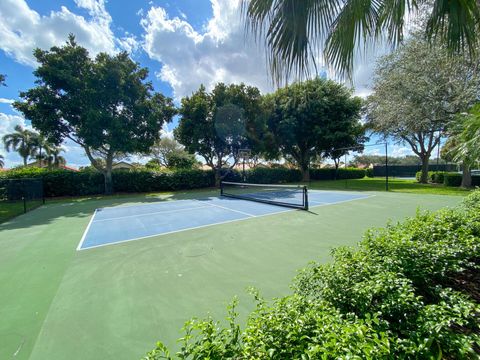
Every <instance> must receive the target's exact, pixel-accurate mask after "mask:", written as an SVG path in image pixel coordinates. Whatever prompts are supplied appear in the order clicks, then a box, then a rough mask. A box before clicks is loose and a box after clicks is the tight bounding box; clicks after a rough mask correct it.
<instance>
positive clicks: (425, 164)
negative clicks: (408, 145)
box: [420, 156, 428, 184]
mask: <svg viewBox="0 0 480 360" xmlns="http://www.w3.org/2000/svg"><path fill="white" fill-rule="evenodd" d="M420 160H422V176H421V177H420V182H421V183H422V184H426V183H428V156H420Z"/></svg>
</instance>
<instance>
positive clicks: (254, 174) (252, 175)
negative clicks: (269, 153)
mask: <svg viewBox="0 0 480 360" xmlns="http://www.w3.org/2000/svg"><path fill="white" fill-rule="evenodd" d="M246 177H247V182H250V183H256V184H279V183H287V182H298V181H302V173H301V172H300V170H297V169H288V168H280V167H279V168H274V169H270V168H262V167H256V168H254V169H252V170H249V171H248V172H247V174H246Z"/></svg>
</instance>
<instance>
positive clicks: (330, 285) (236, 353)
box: [145, 191, 480, 360]
mask: <svg viewBox="0 0 480 360" xmlns="http://www.w3.org/2000/svg"><path fill="white" fill-rule="evenodd" d="M479 209H480V191H476V192H473V193H472V194H471V195H469V196H468V197H467V198H466V199H465V200H464V201H463V203H462V205H461V206H459V207H457V208H455V209H444V210H441V211H438V212H434V213H430V212H425V213H420V212H418V213H417V215H416V216H415V217H414V218H411V219H407V220H406V221H405V222H403V223H398V224H389V225H388V226H387V227H385V228H383V229H376V230H370V231H368V232H367V233H366V235H365V237H364V239H363V241H362V242H361V243H360V244H359V247H358V248H357V249H352V248H345V247H343V248H339V249H336V250H335V251H334V252H333V261H332V262H331V263H330V264H317V263H312V264H310V266H308V267H307V268H306V269H304V270H302V271H301V272H300V273H299V275H298V276H297V277H296V279H295V281H294V284H293V290H294V294H293V295H290V296H286V297H283V298H280V299H277V300H275V301H274V302H273V303H272V304H271V305H268V304H267V303H266V302H265V301H264V300H262V299H261V298H260V297H259V295H258V293H254V296H255V298H256V300H257V308H256V310H255V311H253V312H252V313H251V314H250V315H249V316H248V319H247V322H246V326H245V327H244V329H243V330H242V329H241V328H240V326H239V325H238V323H237V321H236V316H237V314H236V313H235V305H236V303H234V304H233V306H231V307H230V309H229V316H228V321H229V326H227V327H225V326H222V325H221V324H220V323H219V322H214V320H213V319H211V318H208V319H206V320H191V321H189V322H187V323H186V326H185V328H184V331H185V333H186V336H184V337H182V339H181V343H182V344H181V350H180V352H179V353H177V358H179V359H203V358H211V359H224V358H229V359H337V358H342V359H346V358H358V359H363V358H369V359H378V358H392V359H393V358H415V359H433V358H446V359H453V358H455V359H477V358H478V357H479V355H480V325H479V322H478V313H479V311H480V304H479V303H478V302H477V301H478V297H477V298H476V297H475V296H477V295H475V294H476V293H475V289H474V287H475V286H474V282H475V276H472V277H471V280H470V281H471V282H472V284H471V285H473V290H471V288H470V287H469V286H464V285H462V284H463V283H462V281H457V279H459V278H460V279H464V278H465V277H464V274H468V273H469V274H477V276H478V272H479V271H480V269H479V264H480V211H479ZM467 285H468V284H467ZM475 299H477V300H475ZM162 358H172V357H171V355H170V354H169V353H168V349H167V348H166V347H165V346H164V345H163V344H162V343H158V344H157V348H156V349H155V350H153V351H152V352H150V353H149V354H148V355H147V357H146V358H145V359H150V360H153V359H162Z"/></svg>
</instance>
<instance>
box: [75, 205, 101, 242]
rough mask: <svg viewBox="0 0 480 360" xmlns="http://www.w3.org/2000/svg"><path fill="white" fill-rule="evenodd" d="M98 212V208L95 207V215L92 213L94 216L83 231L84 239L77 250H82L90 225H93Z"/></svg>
mask: <svg viewBox="0 0 480 360" xmlns="http://www.w3.org/2000/svg"><path fill="white" fill-rule="evenodd" d="M96 214H97V209H95V211H94V212H93V215H92V217H91V218H90V221H89V222H88V225H87V228H86V229H85V231H84V232H83V236H82V239H81V240H80V243H79V244H78V246H77V250H81V247H82V245H83V242H84V241H85V237H86V236H87V233H88V230H89V229H90V225H92V222H93V218H94V217H95V215H96Z"/></svg>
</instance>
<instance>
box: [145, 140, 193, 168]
mask: <svg viewBox="0 0 480 360" xmlns="http://www.w3.org/2000/svg"><path fill="white" fill-rule="evenodd" d="M150 155H152V156H153V159H154V160H155V162H156V164H157V165H158V166H163V167H169V163H168V162H169V161H168V158H169V157H170V156H174V157H175V156H176V157H178V158H182V157H183V158H187V157H188V155H189V154H188V153H187V152H186V151H185V148H184V146H183V145H182V144H180V143H179V142H178V141H177V140H175V139H172V138H170V137H161V138H160V139H159V140H157V141H155V143H154V145H153V146H152V147H151V148H150ZM152 164H154V162H152Z"/></svg>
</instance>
